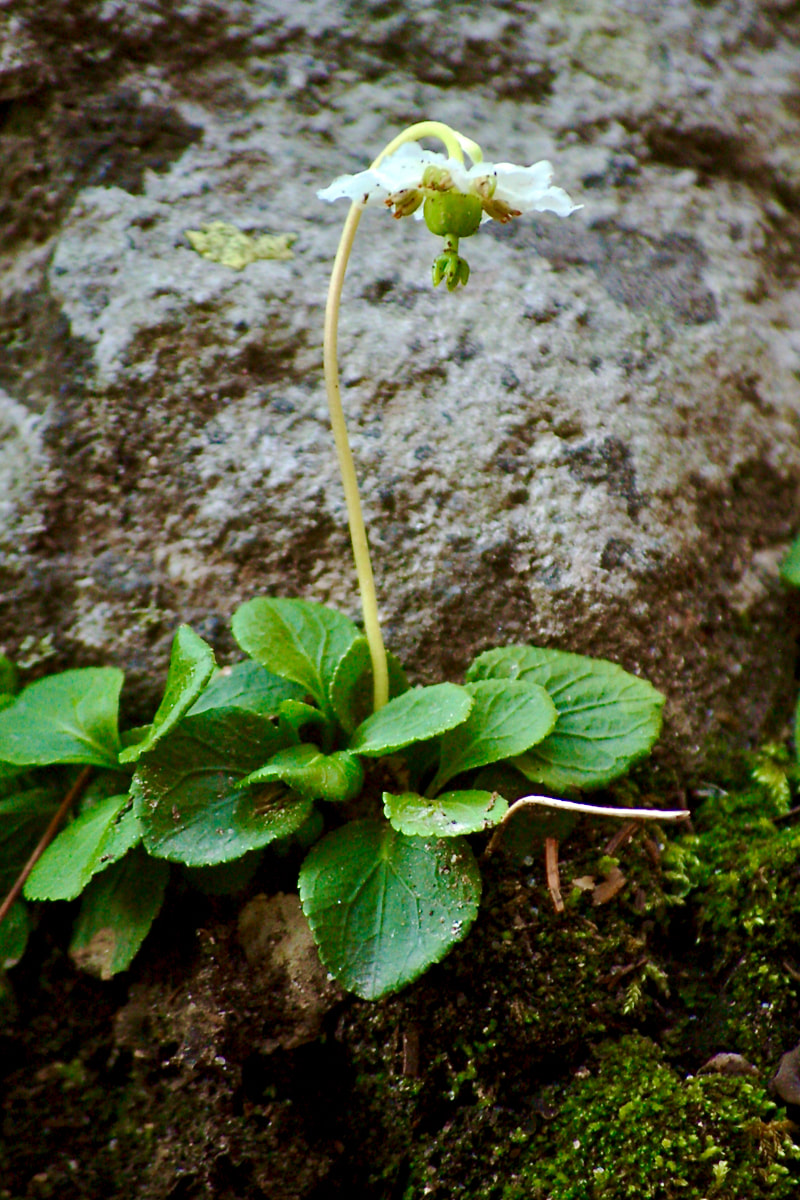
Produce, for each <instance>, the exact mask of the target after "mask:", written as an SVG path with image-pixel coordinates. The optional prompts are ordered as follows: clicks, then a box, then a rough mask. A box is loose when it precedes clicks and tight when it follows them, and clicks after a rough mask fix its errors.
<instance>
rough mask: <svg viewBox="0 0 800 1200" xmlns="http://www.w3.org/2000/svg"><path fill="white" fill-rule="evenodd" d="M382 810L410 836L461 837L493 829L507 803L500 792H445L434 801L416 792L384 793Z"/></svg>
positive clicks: (399, 831) (503, 814)
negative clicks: (397, 794)
mask: <svg viewBox="0 0 800 1200" xmlns="http://www.w3.org/2000/svg"><path fill="white" fill-rule="evenodd" d="M383 811H384V813H385V814H386V816H387V818H388V820H389V822H390V824H391V825H392V827H393V828H394V829H396V830H397V831H398V833H404V834H406V836H407V837H458V836H460V835H462V834H467V833H480V832H481V830H483V829H490V828H491V827H492V825H496V824H497V823H498V821H502V819H503V817H504V816H505V814H506V813H507V811H508V804H507V802H506V801H505V800H504V799H503V797H502V796H499V795H498V794H497V792H481V791H463V792H443V793H442V795H441V796H437V797H436V799H435V800H429V799H428V798H427V796H420V795H418V793H417V792H404V793H403V794H402V795H399V796H395V795H392V793H391V792H384V793H383Z"/></svg>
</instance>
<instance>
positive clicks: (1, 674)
mask: <svg viewBox="0 0 800 1200" xmlns="http://www.w3.org/2000/svg"><path fill="white" fill-rule="evenodd" d="M18 687H19V673H18V671H17V668H16V667H15V666H14V664H13V662H12V661H11V659H10V658H6V656H5V654H0V696H3V695H8V696H13V695H14V694H15V693H16V691H17V688H18Z"/></svg>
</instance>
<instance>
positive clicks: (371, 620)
mask: <svg viewBox="0 0 800 1200" xmlns="http://www.w3.org/2000/svg"><path fill="white" fill-rule="evenodd" d="M423 137H435V138H439V140H440V141H441V142H443V143H444V146H445V149H446V150H447V153H448V155H449V156H450V157H451V158H455V159H458V161H459V162H463V161H464V156H463V153H462V147H463V148H464V149H466V151H467V153H468V154H469V155H470V157H471V158H472V159H473V161H478V159H479V157H480V148H479V147H478V146H477V145H476V143H475V142H472V141H470V139H469V138H465V137H464V136H463V134H457V133H456V132H455V131H454V130H453V129H451V128H450V126H449V125H444V124H442V122H441V121H419V122H418V123H417V124H416V125H410V126H409V127H408V129H404V130H403V132H402V133H400V134H398V136H397V137H396V138H394V139H393V140H392V141H391V142H389V145H388V146H386V147H385V148H384V149H383V150H382V151H381V153H380V154H379V155H378V157H377V158H376V159H375V161H374V162H373V164H372V166H373V167H376V166H378V165H379V163H381V162H382V161H383V159H384V158H386V157H387V156H388V155H389V154H393V153H394V151H395V150H397V149H398V148H399V147H400V146H402V145H403V144H404V143H405V142H412V141H417V140H418V139H419V138H423ZM360 219H361V208H360V206H359V205H358V204H352V205H351V206H350V211H349V213H348V214H347V220H346V221H345V223H344V229H343V230H342V236H341V238H340V240H339V248H338V250H337V251H336V258H335V259H334V262H333V270H332V272H331V282H330V285H329V287H328V302H327V305H326V308H325V335H324V343H323V345H324V349H323V358H324V366H325V389H326V391H327V393H328V407H329V408H330V414H331V427H332V429H333V439H334V442H335V443H336V454H337V457H338V460H339V470H340V472H341V476H342V483H343V485H344V498H345V504H346V505H347V520H348V523H349V525H350V541H351V543H352V546H353V558H354V559H355V566H356V576H357V578H358V590H359V592H360V594H361V609H362V612H363V614H364V632H365V633H366V635H367V642H368V644H369V654H370V658H371V660H372V679H373V707H374V709H375V711H376V712H377V710H378V709H379V708H383V706H384V704H386V702H387V700H388V699H389V668H388V664H387V662H386V648H385V646H384V644H383V634H382V633H381V627H380V621H379V619H378V600H377V597H376V595H375V578H374V576H373V573H372V563H371V562H370V557H369V544H368V542H367V531H366V528H365V526H364V516H363V513H362V511H361V499H360V497H359V494H358V480H357V478H356V469H355V464H354V463H353V453H352V451H351V449H350V441H349V438H348V436H347V425H346V424H345V419H344V411H343V409H342V397H341V393H340V391H339V366H338V359H337V342H338V332H339V306H340V302H341V296H342V286H343V284H344V276H345V271H346V270H347V262H348V259H349V258H350V251H351V249H352V247H353V241H354V239H355V236H356V230H357V229H358V222H359V220H360Z"/></svg>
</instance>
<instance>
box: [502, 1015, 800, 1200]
mask: <svg viewBox="0 0 800 1200" xmlns="http://www.w3.org/2000/svg"><path fill="white" fill-rule="evenodd" d="M791 1128H792V1127H791V1125H790V1123H789V1122H787V1121H786V1120H785V1114H784V1113H783V1111H782V1110H780V1109H778V1108H777V1106H776V1105H775V1104H774V1103H773V1102H772V1101H771V1100H770V1099H769V1097H768V1096H767V1095H766V1093H765V1092H764V1090H763V1088H762V1087H761V1086H760V1085H759V1084H757V1083H754V1082H753V1081H751V1080H750V1079H745V1078H741V1077H736V1078H730V1077H724V1076H720V1075H700V1076H696V1077H691V1076H690V1077H689V1078H688V1079H681V1077H680V1076H679V1075H678V1074H677V1073H676V1072H675V1071H674V1070H673V1069H672V1068H671V1067H670V1066H669V1065H668V1064H667V1063H666V1062H665V1060H664V1058H663V1056H662V1054H661V1051H660V1050H659V1049H658V1047H657V1046H655V1045H654V1044H653V1042H651V1041H650V1040H649V1039H648V1038H644V1037H641V1036H640V1035H638V1034H630V1035H628V1036H626V1037H623V1038H621V1039H620V1041H619V1042H617V1043H613V1044H612V1043H606V1044H605V1045H604V1046H602V1047H601V1048H599V1049H598V1050H597V1051H596V1054H595V1063H594V1064H593V1069H591V1070H587V1069H586V1068H583V1069H582V1070H581V1071H580V1072H579V1073H578V1074H577V1076H576V1077H575V1078H574V1080H573V1082H572V1084H571V1086H570V1087H569V1089H568V1091H567V1095H566V1099H565V1100H564V1101H563V1103H561V1105H560V1108H559V1112H558V1114H557V1116H556V1117H555V1119H554V1120H552V1121H550V1122H547V1123H546V1124H544V1125H542V1126H541V1127H540V1128H539V1129H538V1130H537V1131H536V1132H535V1133H533V1134H532V1135H525V1134H524V1133H522V1132H520V1133H519V1134H518V1136H517V1138H516V1139H515V1140H516V1141H517V1143H518V1144H519V1142H524V1145H525V1150H524V1156H525V1160H526V1165H523V1166H522V1168H521V1169H518V1170H517V1171H515V1173H514V1174H515V1178H514V1179H513V1180H511V1181H509V1182H508V1183H507V1185H506V1186H505V1188H504V1189H503V1191H502V1200H630V1197H632V1196H636V1197H637V1200H673V1197H674V1198H675V1200H678V1197H680V1200H705V1197H709V1200H710V1198H711V1197H714V1198H715V1200H734V1198H740V1197H743V1196H747V1198H748V1200H758V1198H759V1197H762V1196H763V1197H769V1200H796V1197H797V1195H798V1182H799V1181H800V1147H798V1146H797V1145H795V1143H794V1142H793V1141H792V1138H791V1136H790V1132H789V1131H790V1129H791Z"/></svg>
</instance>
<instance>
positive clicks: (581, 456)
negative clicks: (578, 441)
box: [565, 437, 642, 521]
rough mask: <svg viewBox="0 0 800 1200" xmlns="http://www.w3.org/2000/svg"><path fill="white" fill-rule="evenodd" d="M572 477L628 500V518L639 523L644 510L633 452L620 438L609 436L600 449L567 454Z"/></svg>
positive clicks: (591, 446) (593, 447)
mask: <svg viewBox="0 0 800 1200" xmlns="http://www.w3.org/2000/svg"><path fill="white" fill-rule="evenodd" d="M565 456H566V461H567V466H568V468H569V472H570V474H571V475H572V476H573V477H574V478H575V479H578V480H580V482H581V483H589V484H595V485H596V484H601V483H604V484H605V485H606V486H607V487H608V490H609V492H611V494H612V496H620V497H621V498H622V499H623V500H625V501H626V506H627V511H628V516H629V517H630V518H631V520H633V521H635V520H636V518H637V517H638V515H639V512H640V511H641V508H642V497H641V495H640V494H639V492H638V491H637V488H636V472H635V470H634V467H633V462H632V459H631V452H630V450H629V449H628V447H627V446H626V445H625V443H624V442H622V441H620V440H619V438H615V437H607V438H605V439H604V440H603V441H602V443H601V444H600V445H599V446H598V445H596V444H591V443H590V444H588V445H585V446H576V447H575V448H574V449H571V448H570V449H567V450H566V451H565Z"/></svg>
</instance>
